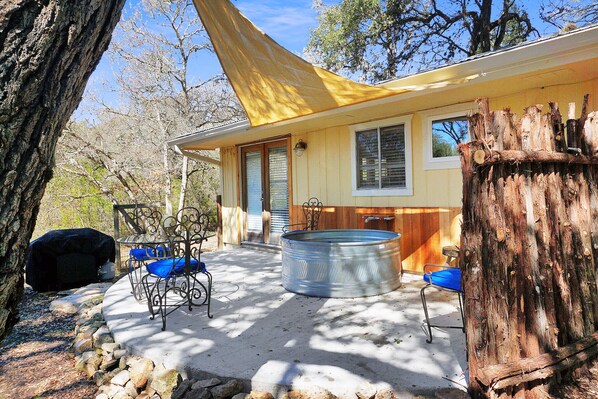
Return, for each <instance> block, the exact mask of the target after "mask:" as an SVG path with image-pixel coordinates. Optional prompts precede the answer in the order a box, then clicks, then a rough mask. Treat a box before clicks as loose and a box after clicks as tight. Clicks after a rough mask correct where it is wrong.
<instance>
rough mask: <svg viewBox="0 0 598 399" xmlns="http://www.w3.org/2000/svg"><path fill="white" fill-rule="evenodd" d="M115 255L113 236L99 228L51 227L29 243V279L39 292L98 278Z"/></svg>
mask: <svg viewBox="0 0 598 399" xmlns="http://www.w3.org/2000/svg"><path fill="white" fill-rule="evenodd" d="M114 256H115V247H114V239H113V238H112V237H110V236H108V235H106V234H104V233H101V232H99V231H97V230H94V229H88V228H84V229H66V230H52V231H49V232H47V233H46V234H44V235H43V236H41V237H39V238H38V239H36V240H34V241H32V242H31V243H30V244H29V253H28V256H27V267H26V270H25V271H26V281H27V284H29V285H31V287H32V288H33V289H34V290H36V291H40V292H44V291H51V290H58V289H64V288H69V287H74V286H80V285H82V284H86V283H91V282H95V281H98V268H99V267H100V266H101V265H103V264H104V263H106V262H107V261H108V260H110V261H111V262H114Z"/></svg>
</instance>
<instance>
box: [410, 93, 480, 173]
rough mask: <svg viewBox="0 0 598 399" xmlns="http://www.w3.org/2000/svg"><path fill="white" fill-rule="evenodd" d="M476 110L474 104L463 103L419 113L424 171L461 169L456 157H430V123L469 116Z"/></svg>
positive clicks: (459, 161)
mask: <svg viewBox="0 0 598 399" xmlns="http://www.w3.org/2000/svg"><path fill="white" fill-rule="evenodd" d="M476 109H477V106H476V105H475V104H474V103H465V104H456V105H451V106H448V107H443V108H437V109H434V110H430V111H425V112H422V113H421V117H422V118H421V120H422V136H423V137H422V138H423V150H424V154H423V155H424V158H423V159H424V170H437V169H458V168H460V167H461V160H460V159H459V157H458V156H454V157H443V158H434V157H433V156H432V154H433V152H432V122H433V121H436V120H440V119H449V118H456V117H458V116H467V115H471V114H473V113H474V110H476Z"/></svg>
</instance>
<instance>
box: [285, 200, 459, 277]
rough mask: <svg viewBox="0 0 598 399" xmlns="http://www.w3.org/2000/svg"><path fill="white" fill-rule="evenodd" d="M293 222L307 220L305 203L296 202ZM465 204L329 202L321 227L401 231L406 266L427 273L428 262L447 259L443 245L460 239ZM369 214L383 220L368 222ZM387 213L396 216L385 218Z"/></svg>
mask: <svg viewBox="0 0 598 399" xmlns="http://www.w3.org/2000/svg"><path fill="white" fill-rule="evenodd" d="M292 210H293V211H292V212H291V220H292V223H302V222H304V221H305V218H304V216H303V211H302V209H301V206H300V205H299V206H297V205H296V206H293V209H292ZM460 212H461V208H363V207H350V206H326V205H325V204H324V209H323V211H322V215H321V216H320V223H319V226H318V229H319V230H324V229H366V228H367V229H377V230H388V231H394V232H397V233H400V234H401V258H402V263H403V270H406V271H410V272H416V273H423V268H424V265H425V264H426V263H436V264H438V263H440V264H442V263H444V261H445V260H446V257H445V256H443V255H442V247H443V246H445V245H454V244H458V243H459V237H460V217H461V214H460ZM368 216H379V217H380V220H371V221H369V222H367V223H366V218H367V217H368ZM384 217H389V218H393V219H391V220H384Z"/></svg>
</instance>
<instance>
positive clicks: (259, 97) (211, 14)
mask: <svg viewBox="0 0 598 399" xmlns="http://www.w3.org/2000/svg"><path fill="white" fill-rule="evenodd" d="M193 2H194V3H195V7H196V8H197V11H198V13H199V16H200V18H201V20H202V23H203V25H204V27H205V28H206V30H207V32H208V34H209V36H210V39H211V41H212V44H213V46H214V49H215V50H216V54H217V55H218V58H219V59H220V63H221V64H222V68H223V69H224V72H225V73H226V75H227V76H228V79H229V81H230V83H231V85H232V87H233V89H234V91H235V93H236V94H237V97H238V98H239V100H240V102H241V104H242V105H243V108H245V111H246V113H247V116H248V118H249V121H250V123H251V126H253V127H255V126H261V125H265V124H269V123H274V122H279V121H284V120H287V119H291V118H296V117H299V116H303V115H310V114H313V113H317V112H322V111H327V110H331V109H334V108H338V107H342V106H345V105H350V104H357V103H361V102H364V101H369V100H373V99H377V98H382V97H387V96H390V95H394V94H397V93H400V92H402V91H404V90H389V89H384V88H381V87H374V86H368V85H365V84H361V83H357V82H353V81H351V80H349V79H346V78H343V77H342V76H339V75H337V74H334V73H332V72H329V71H326V70H324V69H322V68H318V67H316V66H314V65H311V64H310V63H308V62H307V61H305V60H303V59H301V58H299V57H297V56H296V55H295V54H293V53H291V52H290V51H288V50H286V49H285V48H283V47H282V46H280V45H279V44H278V43H276V42H275V41H274V40H272V39H271V38H270V37H268V36H267V35H266V34H264V33H263V32H262V31H261V30H259V29H258V28H257V27H256V26H255V25H253V23H251V21H249V20H248V19H247V18H245V16H243V15H242V14H241V13H240V12H239V10H237V9H236V8H235V7H234V6H233V5H232V4H231V3H230V1H229V0H194V1H193Z"/></svg>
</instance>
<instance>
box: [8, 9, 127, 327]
mask: <svg viewBox="0 0 598 399" xmlns="http://www.w3.org/2000/svg"><path fill="white" fill-rule="evenodd" d="M124 3H125V1H124V0H105V1H91V0H80V1H68V0H46V1H34V0H15V1H3V2H2V6H1V7H0V65H2V68H1V69H0V132H1V135H0V203H1V204H2V205H1V209H0V237H2V241H1V242H0V337H4V336H5V335H6V334H7V333H8V331H9V330H10V328H11V327H12V326H13V325H14V324H15V323H16V321H17V318H18V315H17V304H18V302H19V300H20V298H21V295H22V292H23V269H24V266H25V254H26V250H27V246H28V244H29V240H30V238H31V234H32V233H33V229H34V227H35V219H36V216H37V213H38V211H39V206H40V201H41V198H42V196H43V194H44V190H45V187H46V184H47V182H48V181H49V180H50V178H51V177H52V167H53V166H54V165H53V164H54V149H55V146H56V141H57V140H58V137H59V135H60V133H61V131H62V129H63V128H64V127H65V125H66V123H67V121H68V118H69V117H70V115H71V114H72V113H73V111H74V110H75V108H76V107H77V105H78V104H79V101H80V100H81V96H82V95H83V90H84V88H85V84H86V83H87V80H88V79H89V76H90V75H91V73H92V71H93V70H94V68H95V67H96V65H97V64H98V62H99V60H100V57H101V55H102V53H103V52H104V51H105V50H106V48H107V47H108V44H109V42H110V38H111V35H112V31H113V29H114V27H115V26H116V23H117V22H118V20H119V18H120V14H121V10H122V7H123V5H124Z"/></svg>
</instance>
